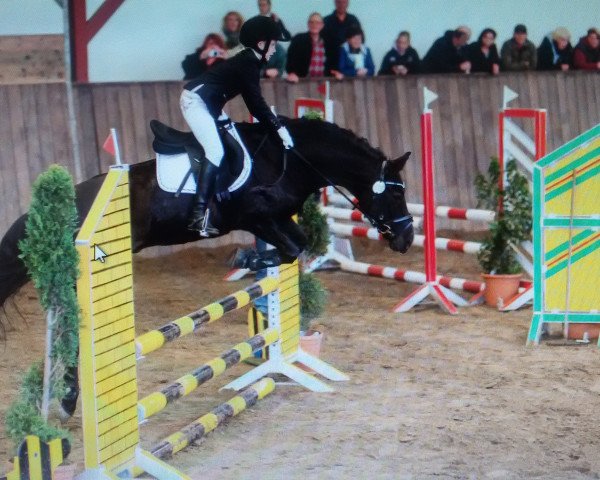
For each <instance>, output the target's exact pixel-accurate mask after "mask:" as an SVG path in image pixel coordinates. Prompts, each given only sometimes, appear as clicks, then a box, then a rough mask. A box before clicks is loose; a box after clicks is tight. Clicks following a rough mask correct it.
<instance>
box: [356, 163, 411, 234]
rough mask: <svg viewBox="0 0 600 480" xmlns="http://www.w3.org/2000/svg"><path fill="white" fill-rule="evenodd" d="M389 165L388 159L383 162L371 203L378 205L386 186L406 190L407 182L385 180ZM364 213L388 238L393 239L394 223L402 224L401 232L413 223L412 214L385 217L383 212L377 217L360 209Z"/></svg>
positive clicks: (374, 186)
mask: <svg viewBox="0 0 600 480" xmlns="http://www.w3.org/2000/svg"><path fill="white" fill-rule="evenodd" d="M386 165H387V160H386V161H384V162H383V163H382V164H381V170H380V171H379V179H378V180H377V181H376V182H375V183H373V186H372V187H371V190H372V191H373V196H372V197H371V203H372V204H373V205H377V204H379V203H380V202H381V200H380V199H381V196H382V195H383V194H384V193H385V190H386V188H388V187H390V188H397V189H401V191H402V193H404V192H405V190H406V184H405V183H403V182H392V181H390V180H385V167H386ZM355 207H356V208H358V209H359V210H360V208H359V207H358V206H357V205H355ZM360 211H361V212H362V214H363V215H364V216H365V218H367V220H369V222H371V224H372V225H373V226H374V227H375V228H377V231H378V232H379V233H380V234H381V235H382V236H383V237H384V238H385V239H386V240H392V239H393V230H392V225H394V224H396V223H399V224H400V226H401V230H400V232H404V230H406V229H407V228H408V227H410V226H411V225H412V223H413V217H412V215H410V214H408V215H404V216H402V217H398V218H385V215H384V214H383V213H380V214H375V217H376V218H373V217H371V216H370V215H368V214H366V213H365V212H364V211H362V210H360Z"/></svg>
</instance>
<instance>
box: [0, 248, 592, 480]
mask: <svg viewBox="0 0 600 480" xmlns="http://www.w3.org/2000/svg"><path fill="white" fill-rule="evenodd" d="M354 245H355V254H356V257H357V259H359V260H362V261H368V262H377V263H383V264H389V265H394V264H396V265H397V266H400V267H402V268H410V269H421V270H422V267H420V266H421V265H422V250H421V249H419V248H413V249H412V250H411V252H410V253H409V254H407V255H405V256H399V255H396V254H393V253H392V252H390V251H389V250H385V249H384V248H383V247H382V245H379V244H376V243H367V241H363V242H361V241H355V242H354ZM231 251H232V247H228V248H220V249H215V250H201V249H195V248H192V249H189V250H186V251H182V252H179V253H177V254H174V255H170V256H168V257H161V258H142V257H136V259H135V288H136V290H135V302H136V310H137V318H138V332H139V333H141V332H144V331H147V330H148V329H151V328H154V327H157V326H159V325H162V324H163V323H165V322H166V321H168V320H170V319H173V318H175V317H177V316H180V315H183V314H186V313H188V312H190V311H193V310H195V309H197V308H198V307H200V306H202V305H204V304H206V303H208V302H210V301H213V300H216V299H217V298H220V297H221V296H224V295H226V294H227V293H230V292H232V291H234V290H237V289H238V288H239V287H240V286H241V285H243V284H247V283H248V282H249V281H248V280H246V281H243V282H239V283H237V284H228V283H226V282H223V281H222V277H223V275H224V274H225V273H226V272H227V267H226V265H225V259H226V258H227V257H228V256H229V254H230V252H231ZM439 263H440V271H441V272H443V273H445V274H454V275H456V276H463V277H467V278H477V272H478V271H479V268H478V266H477V263H476V261H475V259H474V258H471V257H468V256H463V255H461V254H456V253H453V254H446V253H440V254H439ZM318 276H319V278H320V279H321V280H322V281H323V282H324V284H325V286H326V287H327V289H328V290H329V301H328V306H327V309H326V312H325V314H324V316H323V318H321V319H320V321H319V323H320V324H322V326H323V328H324V330H325V343H324V347H323V351H322V353H321V357H322V358H323V359H324V360H326V361H328V362H330V363H331V364H333V365H335V366H336V367H338V368H339V369H341V370H343V371H344V372H346V373H347V374H348V375H349V376H350V381H349V382H345V383H337V384H335V388H336V392H335V393H333V394H316V393H310V392H307V391H303V390H302V389H300V388H299V387H296V386H290V385H278V386H277V388H276V390H275V392H274V393H273V394H272V395H270V396H269V397H267V398H266V399H264V400H263V401H261V402H260V403H259V404H258V405H256V406H255V407H253V408H252V409H251V411H248V412H243V413H241V414H240V415H239V416H238V417H237V418H235V419H234V420H232V421H231V422H230V424H229V425H228V426H226V427H224V428H222V429H220V430H218V431H216V432H213V433H212V434H210V435H209V436H208V437H207V438H206V439H205V440H203V441H201V442H200V443H199V444H198V445H196V446H192V447H191V448H189V449H188V450H187V451H186V452H182V453H180V454H178V455H177V456H176V457H175V459H173V460H172V461H171V463H172V464H173V465H175V466H177V467H178V468H180V469H181V470H183V471H184V472H186V473H188V474H189V475H190V476H191V477H192V478H198V479H200V478H202V479H238V478H243V479H259V478H261V479H265V478H268V479H284V478H285V479H303V480H304V479H346V478H353V479H363V478H364V479H367V478H368V479H371V478H378V479H379V478H384V479H405V478H406V479H408V478H415V479H429V478H466V479H471V478H476V479H479V478H483V479H487V478H494V479H521V478H544V479H545V478H547V479H584V478H586V479H587V478H599V476H600V475H599V474H600V456H599V455H598V451H599V449H600V435H599V431H598V426H597V422H598V419H597V418H596V415H595V414H596V409H597V408H598V407H599V406H600V379H599V378H597V377H595V376H594V375H595V374H594V372H597V370H596V369H597V368H598V366H599V352H598V349H597V348H596V347H595V344H590V345H588V346H580V347H574V346H550V345H549V344H548V343H545V344H543V345H541V346H540V347H537V348H526V347H525V339H526V334H527V330H528V327H529V322H530V318H531V309H530V308H526V309H524V310H522V311H519V312H516V313H510V314H500V313H498V312H496V311H494V310H492V309H490V308H488V307H472V308H465V309H462V310H461V312H460V314H459V315H457V316H455V317H452V316H449V315H445V314H443V313H442V312H441V311H440V310H439V309H438V308H437V307H435V306H432V305H430V306H425V307H421V308H419V309H418V310H415V311H413V312H411V313H408V314H403V315H399V314H394V313H391V312H390V308H391V307H392V306H393V305H394V304H395V303H396V302H397V301H399V300H400V299H402V298H403V297H404V296H405V295H407V294H408V293H409V292H411V291H412V290H413V288H414V286H413V285H410V284H402V283H395V282H393V281H390V280H384V279H377V278H369V277H363V276H357V275H355V274H349V273H342V272H320V273H318ZM16 304H17V305H18V306H19V309H20V310H21V311H22V313H23V315H24V316H25V317H26V318H27V319H28V322H27V325H25V324H23V322H22V320H20V319H19V318H18V317H17V316H16V313H15V310H14V308H13V307H11V306H9V307H8V313H9V316H10V322H9V324H8V330H9V331H8V341H7V342H6V343H5V344H4V345H3V346H1V347H0V355H1V357H2V361H1V362H0V378H1V381H2V386H3V388H2V390H1V392H0V396H1V397H0V398H1V400H0V403H1V405H0V413H1V414H4V412H5V410H6V408H7V406H8V404H9V403H10V402H11V401H12V399H13V398H14V396H15V392H16V386H17V382H18V377H19V375H20V374H21V373H22V372H23V370H24V368H25V366H28V365H29V364H30V363H31V362H32V361H33V360H34V359H36V358H39V357H41V355H42V348H43V335H44V323H43V317H42V315H41V313H40V311H39V308H38V307H37V298H36V295H35V292H34V291H33V289H32V287H31V286H30V285H29V286H27V287H26V288H25V289H23V290H22V292H21V293H20V294H19V295H18V297H17V299H16ZM11 324H12V325H11ZM247 336H248V335H247V331H246V323H245V312H235V313H234V314H232V315H229V317H228V318H226V319H222V320H220V321H219V322H216V323H215V324H211V325H209V326H207V327H206V328H205V329H204V330H203V331H201V332H200V333H199V334H198V335H195V336H192V338H185V339H181V340H180V341H179V342H176V343H174V344H172V346H169V347H168V348H165V349H164V350H163V351H160V352H157V353H156V354H152V356H153V358H148V359H146V360H145V361H144V362H143V363H142V364H141V365H140V367H139V376H140V378H141V380H140V391H141V394H144V393H149V392H150V391H152V390H153V388H152V385H155V388H154V389H156V385H157V384H159V385H160V386H163V385H164V384H167V383H170V382H171V381H172V380H174V379H176V378H177V377H179V376H180V375H182V374H184V373H186V372H188V371H189V370H191V369H193V368H196V367H197V366H199V365H200V364H202V363H203V362H204V361H205V360H208V359H210V358H212V357H213V356H215V355H218V354H219V353H221V352H222V351H224V350H225V349H227V348H229V347H230V346H232V345H233V344H235V343H237V342H239V341H241V340H242V339H244V338H246V337H247ZM248 368H250V367H249V366H247V365H243V366H239V367H235V368H234V369H232V370H231V374H230V375H227V374H226V375H224V378H223V379H222V380H221V381H219V380H215V383H214V384H213V383H211V382H209V384H207V385H206V386H204V387H202V388H200V389H199V390H198V391H196V392H195V393H194V394H192V395H190V396H189V397H186V398H185V399H183V400H182V401H180V402H179V404H178V405H177V404H176V405H175V406H174V407H173V408H170V409H167V410H166V411H165V412H163V413H161V414H159V415H157V416H156V417H155V418H153V419H151V420H150V422H149V423H148V424H146V425H143V426H142V427H141V428H142V439H143V444H144V446H146V447H150V446H151V445H153V444H154V443H156V441H158V440H160V439H161V438H163V437H164V436H166V435H167V434H170V433H172V432H174V431H175V430H176V429H178V428H181V427H183V426H184V425H186V424H187V423H189V422H191V421H192V420H195V419H196V418H198V417H199V416H200V415H202V414H203V413H205V412H207V411H208V410H210V409H211V408H212V407H214V406H215V405H216V404H218V403H221V402H222V401H225V400H227V399H228V398H230V397H231V396H233V394H232V393H231V392H229V393H228V392H219V391H218V387H219V386H220V385H223V384H224V383H225V382H226V381H227V380H228V379H232V378H234V377H235V376H238V375H240V373H241V372H242V371H245V370H247V369H248ZM80 420H81V419H80V410H79V411H78V414H77V416H76V417H75V418H74V419H73V420H72V421H71V422H70V423H69V427H70V428H71V430H72V431H73V434H74V437H75V439H76V445H75V446H74V451H73V453H72V454H71V457H70V459H71V461H72V462H79V463H81V459H82V447H81V443H80V439H81V428H80ZM0 453H1V454H2V457H3V458H5V459H9V458H10V456H11V455H12V452H11V450H10V443H9V441H8V440H7V438H6V435H5V434H4V432H2V433H1V438H0Z"/></svg>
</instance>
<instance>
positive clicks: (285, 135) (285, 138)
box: [277, 127, 294, 150]
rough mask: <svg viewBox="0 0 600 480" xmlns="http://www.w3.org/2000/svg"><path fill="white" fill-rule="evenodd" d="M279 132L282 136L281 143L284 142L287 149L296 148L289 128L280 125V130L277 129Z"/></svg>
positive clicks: (280, 136)
mask: <svg viewBox="0 0 600 480" xmlns="http://www.w3.org/2000/svg"><path fill="white" fill-rule="evenodd" d="M277 134H278V135H279V138H281V143H283V146H284V147H285V149H286V150H289V149H290V148H294V141H293V140H292V136H291V135H290V132H288V129H287V128H285V127H280V128H279V130H277Z"/></svg>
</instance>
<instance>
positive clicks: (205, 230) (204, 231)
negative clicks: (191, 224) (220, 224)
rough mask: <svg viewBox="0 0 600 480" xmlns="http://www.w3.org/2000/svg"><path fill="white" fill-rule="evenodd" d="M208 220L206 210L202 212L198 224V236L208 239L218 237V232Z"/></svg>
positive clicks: (208, 210) (208, 212) (207, 210)
mask: <svg viewBox="0 0 600 480" xmlns="http://www.w3.org/2000/svg"><path fill="white" fill-rule="evenodd" d="M209 219H210V209H209V208H207V209H206V211H205V212H204V217H202V223H201V224H200V229H199V230H198V233H199V234H200V236H201V237H204V238H210V237H216V236H218V235H219V230H218V229H217V228H215V227H213V226H212V225H211V224H210V221H209Z"/></svg>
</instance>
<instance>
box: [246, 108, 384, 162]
mask: <svg viewBox="0 0 600 480" xmlns="http://www.w3.org/2000/svg"><path fill="white" fill-rule="evenodd" d="M280 118H281V119H282V120H283V123H284V125H286V126H287V127H289V128H290V130H291V133H292V137H295V136H297V135H299V136H300V137H303V138H308V139H310V140H311V141H315V140H317V139H318V137H316V135H319V136H322V137H324V138H332V137H338V138H340V140H341V141H343V142H344V143H347V144H348V145H350V146H352V147H353V148H354V149H356V150H358V151H359V152H360V153H362V156H363V157H366V158H370V159H372V160H374V161H378V162H380V163H381V162H383V161H384V160H387V156H386V155H385V154H384V153H383V152H382V151H381V150H380V149H379V148H376V147H373V146H372V145H371V144H370V143H369V141H368V140H367V139H366V138H364V137H359V136H358V135H357V134H356V133H354V132H353V131H352V130H348V129H346V128H342V127H340V126H338V125H336V124H335V123H330V122H324V121H322V120H311V119H307V118H294V119H292V118H287V117H284V116H280ZM236 125H237V126H238V127H239V126H241V128H242V130H244V129H246V128H248V129H255V128H256V129H258V128H262V127H259V126H258V125H257V124H250V123H246V122H242V123H237V124H236Z"/></svg>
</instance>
